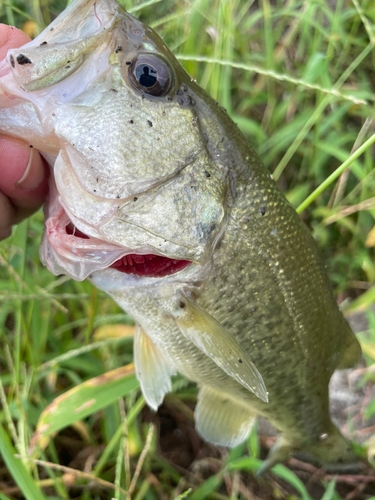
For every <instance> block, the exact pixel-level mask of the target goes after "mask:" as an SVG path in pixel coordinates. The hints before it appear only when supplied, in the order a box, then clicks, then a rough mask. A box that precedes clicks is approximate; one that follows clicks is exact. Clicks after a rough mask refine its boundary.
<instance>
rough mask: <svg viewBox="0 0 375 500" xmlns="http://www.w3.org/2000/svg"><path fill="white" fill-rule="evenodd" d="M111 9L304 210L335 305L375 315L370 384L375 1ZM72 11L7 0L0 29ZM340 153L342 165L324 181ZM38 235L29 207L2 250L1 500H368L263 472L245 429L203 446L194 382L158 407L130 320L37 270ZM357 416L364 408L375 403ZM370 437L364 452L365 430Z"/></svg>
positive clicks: (91, 294) (365, 489)
mask: <svg viewBox="0 0 375 500" xmlns="http://www.w3.org/2000/svg"><path fill="white" fill-rule="evenodd" d="M68 3H69V2H68ZM121 3H123V4H124V6H125V7H126V8H127V10H129V11H130V12H132V13H134V15H136V16H138V17H140V19H141V20H142V21H144V22H146V23H147V24H149V25H150V26H152V27H153V28H155V29H156V31H157V32H158V33H159V34H160V35H161V36H163V37H164V40H165V41H166V43H167V44H168V45H169V47H170V48H171V49H172V51H173V52H174V53H175V54H176V55H177V57H179V59H180V60H181V61H182V63H183V64H184V66H185V67H186V69H187V71H188V72H189V73H190V75H191V76H192V77H193V78H195V79H197V81H198V82H199V83H200V84H201V85H202V86H203V87H205V88H206V89H207V90H208V92H209V93H210V94H211V95H212V96H213V97H215V98H216V99H217V100H218V101H219V102H220V103H221V104H222V105H223V106H224V107H225V108H226V109H227V110H228V112H229V113H230V115H231V116H232V118H233V119H234V121H235V122H237V123H238V125H239V127H240V128H241V129H242V130H243V132H244V133H245V134H246V135H247V136H248V138H249V140H250V141H251V143H252V144H253V145H254V148H255V149H256V150H257V152H258V153H259V155H260V156H261V158H262V159H263V161H264V163H265V164H266V166H267V167H268V168H269V170H270V171H271V172H273V175H274V177H275V178H276V179H277V181H278V183H279V185H280V187H281V189H282V190H283V191H284V192H285V194H286V196H287V197H288V199H289V201H290V203H291V204H292V205H293V206H294V207H298V206H300V212H301V217H302V218H303V219H304V221H305V222H306V223H307V224H308V226H309V227H310V229H311V231H312V232H313V235H314V237H315V238H316V240H317V241H318V244H319V246H320V248H321V250H322V253H323V255H324V258H325V261H326V263H327V267H328V272H329V274H330V277H331V280H332V283H333V286H334V289H335V293H336V295H337V298H338V301H339V302H340V303H341V304H342V307H343V309H344V311H345V312H346V314H348V315H349V314H354V313H355V312H358V311H361V312H362V313H363V312H365V313H366V314H367V318H368V320H369V326H368V327H367V326H366V327H365V328H368V329H366V330H365V331H362V332H361V333H360V335H359V338H360V340H361V342H362V345H363V349H364V353H365V358H366V366H365V367H364V368H363V369H362V370H361V374H362V375H363V378H362V379H361V380H362V382H361V383H362V384H371V381H372V380H374V365H373V363H374V361H375V315H374V313H373V310H372V309H371V306H372V303H373V302H374V300H375V264H374V247H375V234H374V230H373V228H374V218H375V194H374V193H375V169H374V168H373V156H374V147H373V146H371V144H370V143H371V142H373V141H374V139H375V136H374V135H373V134H374V133H375V123H374V120H373V118H374V117H373V109H374V100H375V94H374V67H375V50H374V46H375V3H374V2H373V0H330V1H328V0H327V1H326V0H259V1H257V0H187V1H183V2H182V1H172V0H149V1H146V2H143V3H139V1H137V0H134V1H133V0H122V2H121ZM65 6H66V1H65V0H32V1H29V0H0V22H4V23H9V24H13V25H16V26H18V27H22V28H23V29H24V30H25V31H26V32H27V33H28V34H29V35H30V36H35V35H37V34H38V33H39V32H40V30H41V29H42V28H43V27H44V26H46V25H48V24H49V22H50V21H51V20H52V19H53V18H54V17H55V16H56V15H58V13H59V12H61V11H62V10H63V9H64V7H65ZM369 139H370V140H369ZM366 141H368V142H367V143H366ZM365 143H366V145H365V146H364V147H363V148H362V149H361V150H360V148H361V146H362V145H363V144H365ZM355 151H360V153H361V154H360V155H358V157H357V158H353V157H351V154H352V153H354V152H355ZM350 157H351V160H350V161H349V162H348V163H349V164H350V165H349V168H347V169H346V170H343V169H341V170H339V171H338V172H339V174H340V175H339V176H336V177H335V178H332V177H330V175H331V174H332V173H333V172H334V171H335V170H336V169H337V168H338V167H339V166H340V165H342V164H343V163H344V162H346V161H347V160H348V158H350ZM344 166H346V164H345V165H344ZM327 179H329V182H327ZM324 182H325V183H326V184H328V185H327V186H325V185H324V186H323V187H325V189H324V190H323V191H322V192H320V193H318V194H317V193H315V194H314V196H313V197H312V198H308V196H309V195H310V194H311V193H313V192H314V190H315V189H316V188H317V187H318V186H320V185H321V184H322V183H324ZM307 198H308V200H309V204H308V205H307V204H304V203H303V202H304V200H306V199H307ZM301 204H302V205H301ZM42 232H43V214H42V212H38V213H37V214H35V216H33V217H32V218H31V219H29V220H28V221H25V222H24V223H22V224H20V225H19V226H18V227H17V228H15V230H14V232H13V235H12V237H11V238H9V239H8V240H6V241H5V242H3V243H1V244H0V304H1V305H0V382H1V384H0V401H1V404H0V451H1V455H2V460H3V461H2V462H1V460H0V499H1V500H4V499H20V498H27V500H39V499H49V500H52V499H56V498H59V499H69V498H79V499H82V500H99V499H110V498H116V499H119V500H120V499H121V500H123V499H126V500H128V499H129V498H132V499H134V500H141V499H146V500H153V499H163V500H164V499H165V500H167V499H176V498H187V499H189V500H201V499H215V500H225V499H226V500H229V499H230V500H235V499H238V500H240V499H241V500H242V499H243V500H247V499H263V500H266V499H267V500H268V499H297V498H300V499H304V500H307V499H320V498H323V499H324V500H333V499H334V500H338V499H341V498H342V499H344V498H345V499H347V500H350V499H369V498H370V497H372V498H375V478H374V476H371V475H368V474H366V475H365V474H362V475H361V476H353V475H338V476H328V475H325V474H324V473H322V472H321V471H317V470H316V469H315V468H314V467H312V466H309V465H307V464H303V463H301V462H298V461H297V460H291V461H290V462H289V464H288V466H289V468H288V467H286V466H283V465H279V466H277V467H275V468H274V469H273V471H272V473H270V474H267V475H266V476H265V477H264V478H262V479H257V478H256V476H255V472H256V471H257V469H258V468H259V466H260V464H261V459H262V458H264V456H265V453H266V451H267V446H269V444H270V442H272V438H267V439H265V438H263V437H262V436H260V435H258V433H257V430H256V429H254V430H253V432H252V434H251V436H250V437H249V439H248V441H247V442H246V443H245V444H244V445H242V446H240V447H238V448H235V449H233V450H230V451H227V450H222V449H217V448H215V447H213V446H209V445H207V444H205V443H203V442H202V441H201V440H200V438H199V437H198V436H197V434H196V433H195V431H194V424H193V418H192V415H193V408H194V403H195V401H196V389H195V387H194V385H193V384H191V383H189V382H188V381H186V380H184V379H183V378H182V377H178V378H176V379H175V380H174V392H173V394H171V395H168V396H167V397H166V401H165V403H164V405H163V406H162V407H161V408H160V409H159V411H158V413H157V414H156V415H155V414H153V413H152V412H151V411H150V410H148V409H147V407H145V403H144V400H143V398H142V396H141V395H140V391H139V389H138V383H137V381H136V380H135V378H134V375H133V374H132V365H131V362H132V334H133V329H132V326H131V325H132V320H131V318H130V317H129V316H128V315H126V314H125V313H124V312H123V311H121V310H120V309H119V308H118V307H117V306H116V305H115V304H114V303H113V302H112V301H111V300H110V299H109V298H107V297H106V296H105V295H104V294H103V293H101V292H99V291H97V290H96V289H94V288H93V287H92V286H91V285H90V283H88V282H82V283H77V282H73V281H71V280H69V279H68V278H66V277H64V276H61V277H57V278H56V277H54V276H52V275H51V274H50V273H49V272H48V271H47V270H46V269H45V268H43V267H42V266H41V264H40V263H39V260H38V245H39V242H40V239H41V235H42ZM113 370H114V371H113ZM106 372H110V373H109V374H108V375H107V376H106V377H103V374H104V373H106ZM93 378H95V381H94V382H95V383H94V384H93V383H92V381H91V382H88V381H89V380H91V379H93ZM369 387H370V385H369ZM56 398H58V399H56ZM118 398H120V399H118ZM48 405H52V406H48ZM47 407H48V411H46V408H47ZM362 410H363V411H364V412H365V417H371V415H372V414H374V413H375V400H371V397H368V398H367V399H366V401H365V402H364V406H363V408H362V409H361V411H362ZM349 427H350V422H349ZM368 446H369V449H370V454H371V453H372V454H374V453H375V440H374V439H372V440H371V439H370V441H369V442H368ZM371 450H372V451H371ZM15 453H16V454H17V456H20V457H21V459H18V458H16V457H15ZM126 491H127V492H128V493H126Z"/></svg>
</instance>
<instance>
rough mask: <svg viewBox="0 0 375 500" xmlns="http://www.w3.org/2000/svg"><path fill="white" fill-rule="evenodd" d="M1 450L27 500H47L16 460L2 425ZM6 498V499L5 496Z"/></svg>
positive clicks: (0, 433) (0, 426) (21, 464)
mask: <svg viewBox="0 0 375 500" xmlns="http://www.w3.org/2000/svg"><path fill="white" fill-rule="evenodd" d="M0 450H1V455H2V457H3V460H4V462H5V465H6V466H7V468H8V469H9V471H10V473H11V474H12V476H13V479H14V480H15V482H16V483H17V484H18V486H19V488H20V489H21V491H22V493H23V494H24V495H25V498H26V500H45V498H44V496H43V495H42V492H41V491H40V489H39V488H38V487H37V485H36V484H35V482H34V481H33V479H32V477H31V475H30V473H29V472H28V471H27V470H26V469H25V466H24V465H23V463H22V462H21V460H19V459H18V458H16V457H15V456H14V455H15V450H14V448H13V446H12V444H11V442H10V439H9V437H8V435H7V433H6V432H5V430H4V428H3V426H2V425H1V424H0ZM4 498H6V497H5V496H4Z"/></svg>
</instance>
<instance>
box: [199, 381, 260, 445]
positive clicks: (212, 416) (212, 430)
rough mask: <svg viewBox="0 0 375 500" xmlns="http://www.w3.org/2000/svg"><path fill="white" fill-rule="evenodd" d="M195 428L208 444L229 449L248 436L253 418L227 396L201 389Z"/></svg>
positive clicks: (210, 388)
mask: <svg viewBox="0 0 375 500" xmlns="http://www.w3.org/2000/svg"><path fill="white" fill-rule="evenodd" d="M194 417H195V426H196V428H197V431H198V432H199V434H200V435H201V436H202V437H203V438H204V439H205V440H206V441H209V442H210V443H212V444H216V445H219V446H228V447H230V448H233V447H234V446H237V445H238V444H240V443H242V442H243V441H244V440H245V439H246V438H247V436H248V435H249V434H250V431H251V428H252V426H253V425H254V421H255V417H254V416H253V414H252V413H251V412H250V411H249V410H247V408H245V407H244V406H242V405H240V404H238V403H237V402H236V401H235V400H234V399H232V398H231V397H230V396H228V395H227V394H223V393H221V392H219V391H218V390H216V389H213V388H212V387H208V386H203V387H201V389H200V391H199V393H198V403H197V406H196V408H195V414H194Z"/></svg>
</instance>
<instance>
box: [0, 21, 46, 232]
mask: <svg viewBox="0 0 375 500" xmlns="http://www.w3.org/2000/svg"><path fill="white" fill-rule="evenodd" d="M29 41H30V39H29V37H28V36H27V35H26V34H25V33H23V32H22V31H21V30H18V29H17V28H13V27H11V26H6V25H5V24H0V61H1V60H2V59H4V57H5V56H6V53H7V52H8V50H9V49H11V48H16V47H21V46H22V45H24V44H25V43H27V42H29ZM47 193H48V167H47V165H46V164H45V162H44V160H43V159H42V157H41V156H40V154H39V153H38V151H36V150H34V149H33V148H32V147H31V146H30V145H29V144H27V143H25V142H24V141H22V140H20V139H15V138H13V137H5V136H4V135H1V134H0V240H3V239H5V238H7V237H8V236H10V234H11V228H12V225H13V224H16V223H17V222H20V221H21V220H23V219H25V218H26V217H28V216H29V215H31V214H32V213H33V212H35V211H36V210H37V209H38V208H39V207H40V206H41V205H42V203H43V202H44V201H45V199H46V196H47Z"/></svg>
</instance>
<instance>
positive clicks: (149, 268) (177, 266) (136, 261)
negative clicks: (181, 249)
mask: <svg viewBox="0 0 375 500" xmlns="http://www.w3.org/2000/svg"><path fill="white" fill-rule="evenodd" d="M65 230H66V233H67V234H68V235H72V236H74V237H76V238H82V239H90V237H89V236H87V235H86V234H84V233H82V231H80V230H79V229H77V228H76V227H75V226H74V225H73V224H72V223H71V222H70V223H69V224H68V225H67V226H66V228H65ZM191 263H192V262H191V261H190V260H178V259H171V258H169V257H164V256H162V255H156V254H145V255H143V254H135V253H131V254H127V255H124V256H123V257H121V258H120V259H118V260H116V261H115V262H113V264H111V265H110V266H108V267H110V268H113V269H116V271H119V272H120V273H125V274H133V275H134V276H147V277H149V278H163V277H164V276H169V275H171V274H175V273H177V272H179V271H182V270H183V269H185V268H186V267H187V266H189V265H190V264H191ZM105 268H106V267H103V269H105Z"/></svg>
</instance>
